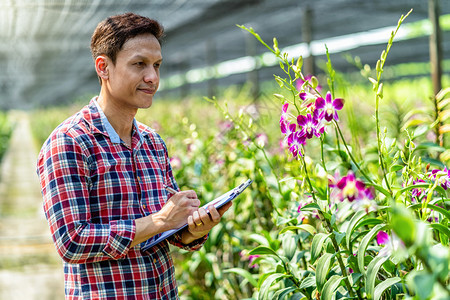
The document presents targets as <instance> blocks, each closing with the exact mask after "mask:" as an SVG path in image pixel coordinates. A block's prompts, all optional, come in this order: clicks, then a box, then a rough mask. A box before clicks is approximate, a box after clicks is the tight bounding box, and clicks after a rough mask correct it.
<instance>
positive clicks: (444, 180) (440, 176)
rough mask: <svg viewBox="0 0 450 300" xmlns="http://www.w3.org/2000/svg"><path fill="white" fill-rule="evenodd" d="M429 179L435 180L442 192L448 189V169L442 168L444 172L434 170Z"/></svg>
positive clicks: (449, 184) (449, 173)
mask: <svg viewBox="0 0 450 300" xmlns="http://www.w3.org/2000/svg"><path fill="white" fill-rule="evenodd" d="M430 177H432V178H434V179H435V180H437V181H438V184H440V185H441V187H442V188H443V189H444V190H447V189H448V188H450V169H447V168H444V170H439V169H435V170H433V171H431V175H430Z"/></svg>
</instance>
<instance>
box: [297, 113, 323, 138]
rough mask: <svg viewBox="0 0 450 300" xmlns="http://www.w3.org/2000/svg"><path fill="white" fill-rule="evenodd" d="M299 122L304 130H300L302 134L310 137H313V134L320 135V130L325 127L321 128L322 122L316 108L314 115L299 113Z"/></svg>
mask: <svg viewBox="0 0 450 300" xmlns="http://www.w3.org/2000/svg"><path fill="white" fill-rule="evenodd" d="M297 123H298V125H299V126H301V127H302V130H301V131H300V134H301V135H302V136H305V137H306V138H308V139H310V138H312V137H313V136H316V137H320V132H321V131H322V130H323V129H322V128H321V122H320V119H319V115H318V111H317V110H315V111H314V113H313V114H312V115H311V114H307V115H306V116H303V115H299V116H298V117H297ZM322 132H323V131H322Z"/></svg>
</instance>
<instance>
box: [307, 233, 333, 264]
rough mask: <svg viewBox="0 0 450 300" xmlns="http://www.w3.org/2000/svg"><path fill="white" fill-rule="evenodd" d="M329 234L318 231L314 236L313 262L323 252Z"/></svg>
mask: <svg viewBox="0 0 450 300" xmlns="http://www.w3.org/2000/svg"><path fill="white" fill-rule="evenodd" d="M328 236H329V234H325V233H318V234H316V235H315V236H314V238H313V240H312V244H311V263H314V262H315V261H316V259H317V257H319V255H320V253H321V252H322V246H323V243H324V242H325V240H326V239H327V238H328Z"/></svg>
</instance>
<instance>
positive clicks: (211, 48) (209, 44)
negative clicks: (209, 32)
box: [206, 39, 217, 98]
mask: <svg viewBox="0 0 450 300" xmlns="http://www.w3.org/2000/svg"><path fill="white" fill-rule="evenodd" d="M206 63H207V64H208V68H210V72H209V74H208V76H210V78H209V79H208V97H209V98H212V97H214V96H216V93H217V79H216V78H215V75H216V74H215V71H213V69H212V68H213V67H214V66H215V65H216V63H217V52H216V43H215V41H214V40H212V39H209V40H207V41H206Z"/></svg>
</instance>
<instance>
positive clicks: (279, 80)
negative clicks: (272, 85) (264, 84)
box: [275, 77, 284, 88]
mask: <svg viewBox="0 0 450 300" xmlns="http://www.w3.org/2000/svg"><path fill="white" fill-rule="evenodd" d="M275 81H276V82H277V83H278V85H279V86H280V88H282V87H284V82H283V80H281V79H280V78H279V77H275Z"/></svg>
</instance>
